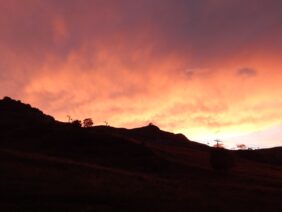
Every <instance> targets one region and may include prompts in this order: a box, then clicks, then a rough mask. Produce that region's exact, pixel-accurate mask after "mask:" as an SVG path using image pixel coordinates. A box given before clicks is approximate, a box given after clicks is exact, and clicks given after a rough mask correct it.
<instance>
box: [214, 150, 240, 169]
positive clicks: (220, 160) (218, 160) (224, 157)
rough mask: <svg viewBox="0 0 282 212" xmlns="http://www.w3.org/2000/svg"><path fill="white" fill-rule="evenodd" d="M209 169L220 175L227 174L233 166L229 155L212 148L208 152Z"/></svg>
mask: <svg viewBox="0 0 282 212" xmlns="http://www.w3.org/2000/svg"><path fill="white" fill-rule="evenodd" d="M210 163H211V167H212V168H213V169H214V170H215V171H217V172H221V173H227V172H228V171H229V170H230V169H231V168H232V167H233V166H234V159H233V157H232V155H231V153H230V152H229V151H228V150H226V149H224V148H213V149H212V150H211V152H210Z"/></svg>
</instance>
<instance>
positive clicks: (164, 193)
mask: <svg viewBox="0 0 282 212" xmlns="http://www.w3.org/2000/svg"><path fill="white" fill-rule="evenodd" d="M0 117H1V119H0V210H1V211H116V210H122V211H210V210H216V211H268V210H269V211H277V209H278V208H281V206H282V204H281V197H282V192H281V186H282V184H281V179H282V159H281V155H282V154H281V153H282V149H281V147H277V148H272V149H262V150H244V151H229V150H225V153H226V154H227V155H228V157H231V158H232V161H234V163H235V166H234V167H232V168H231V169H230V170H229V171H228V172H220V173H219V172H216V171H215V170H213V167H212V166H211V164H210V155H211V153H213V154H214V151H213V150H214V148H211V147H208V146H206V145H203V144H200V143H197V142H194V141H191V140H189V139H188V138H186V137H185V136H184V135H182V134H174V133H171V132H166V131H163V130H161V129H160V128H159V127H157V126H155V125H153V124H149V125H147V126H144V127H139V128H134V129H125V128H115V127H110V126H94V127H88V128H83V127H78V126H76V125H73V124H72V123H64V122H59V121H56V120H55V119H54V118H53V117H52V116H49V115H46V114H44V113H43V112H42V111H40V110H39V109H36V108H33V107H31V106H30V105H28V104H24V103H22V102H21V101H16V100H13V99H11V98H9V97H5V98H4V99H2V100H0ZM216 158H217V160H220V161H221V162H222V160H225V158H224V157H216ZM260 193H263V196H262V195H260ZM235 203H236V204H235Z"/></svg>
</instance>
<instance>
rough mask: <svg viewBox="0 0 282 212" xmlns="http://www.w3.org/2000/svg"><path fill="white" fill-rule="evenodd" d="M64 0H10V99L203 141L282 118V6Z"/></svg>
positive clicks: (6, 47)
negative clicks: (279, 18)
mask: <svg viewBox="0 0 282 212" xmlns="http://www.w3.org/2000/svg"><path fill="white" fill-rule="evenodd" d="M61 2H64V3H65V4H63V3H59V2H56V1H46V2H45V3H42V2H41V1H36V0H27V1H25V3H24V4H23V3H21V1H19V0H13V1H1V3H0V8H1V9H0V34H1V35H0V45H1V49H0V57H1V61H0V69H1V73H0V95H1V96H11V97H14V98H18V99H21V100H23V101H25V102H28V103H30V104H32V105H34V106H36V107H38V108H40V109H42V110H44V112H46V113H48V114H51V115H53V116H54V117H55V118H57V119H58V120H61V121H67V120H68V119H67V115H70V116H72V117H73V118H77V119H83V118H85V117H92V118H93V120H94V123H95V124H96V125H99V124H104V121H107V122H108V123H109V124H110V125H112V126H117V127H137V126H140V125H144V124H147V123H149V122H153V123H155V124H156V125H158V126H160V127H161V128H162V129H164V130H168V131H174V132H182V133H184V134H186V135H187V137H189V138H191V139H194V140H199V141H203V142H206V141H210V140H213V139H215V138H222V139H226V142H227V143H228V139H229V138H231V137H236V136H240V135H243V134H248V133H251V132H255V131H259V130H264V129H267V128H271V127H273V126H280V125H281V124H282V115H281V112H280V111H281V107H282V100H281V96H282V89H281V88H282V87H281V81H282V72H281V68H282V62H281V58H280V57H281V53H282V52H281V51H282V47H281V45H280V46H279V44H281V37H282V31H281V30H280V31H279V29H280V28H281V27H280V23H278V22H277V21H276V18H275V17H276V15H280V14H281V13H280V12H281V11H279V9H278V8H281V7H278V6H277V5H276V4H279V3H275V2H274V1H269V3H265V4H266V5H257V7H256V8H255V9H254V10H253V9H252V10H248V11H245V9H242V8H237V9H238V14H237V13H236V14H231V13H230V11H229V10H230V8H233V7H235V6H236V7H239V5H240V4H239V3H238V5H237V4H235V3H231V1H211V0H206V4H203V5H200V6H201V7H199V5H198V6H196V5H194V4H192V3H191V5H189V7H188V6H187V5H186V4H188V3H184V2H183V3H179V4H176V3H174V1H172V0H171V1H170V0H168V1H165V2H164V1H159V0H157V1H156V2H155V3H150V1H144V2H142V3H136V2H135V3H132V2H131V3H130V1H127V0H123V1H120V3H117V2H116V1H107V3H101V1H85V2H84V4H82V3H78V2H79V1H61ZM233 4H234V5H233ZM249 6H250V8H253V6H252V5H249ZM249 6H248V5H247V8H249ZM266 6H268V7H266ZM185 8H187V9H185ZM189 8H192V9H191V10H192V11H193V10H195V11H197V10H199V11H198V13H199V16H197V15H196V16H195V14H194V13H192V12H191V11H190V9H189ZM200 8H201V9H200ZM270 8H272V9H270ZM186 10H187V11H186ZM198 13H196V14H198ZM168 14H170V15H168ZM215 14H217V15H215ZM269 14H271V16H269ZM232 15H233V16H234V17H233V16H232ZM242 20H246V21H242ZM230 23H232V24H230ZM231 26H232V27H231ZM266 26H269V27H268V28H266ZM277 26H279V27H277ZM264 27H265V28H264ZM261 28H263V29H261ZM281 140H282V133H281V134H277V135H276V137H275V138H272V140H271V141H269V140H268V141H265V142H263V141H260V142H262V143H260V144H258V146H273V145H281V143H280V141H281ZM230 142H231V143H230V146H236V143H235V142H236V141H234V139H233V140H232V141H230ZM238 143H242V142H240V141H238ZM251 143H255V142H254V141H252V142H251Z"/></svg>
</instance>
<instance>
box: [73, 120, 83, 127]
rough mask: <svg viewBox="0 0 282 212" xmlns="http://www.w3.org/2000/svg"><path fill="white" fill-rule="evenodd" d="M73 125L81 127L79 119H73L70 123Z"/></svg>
mask: <svg viewBox="0 0 282 212" xmlns="http://www.w3.org/2000/svg"><path fill="white" fill-rule="evenodd" d="M71 124H72V126H73V127H77V128H80V127H81V121H80V120H74V121H73V122H72V123H71Z"/></svg>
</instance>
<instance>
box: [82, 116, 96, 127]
mask: <svg viewBox="0 0 282 212" xmlns="http://www.w3.org/2000/svg"><path fill="white" fill-rule="evenodd" d="M93 124H94V123H93V121H92V119H91V118H87V119H84V120H83V127H92V126H93Z"/></svg>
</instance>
